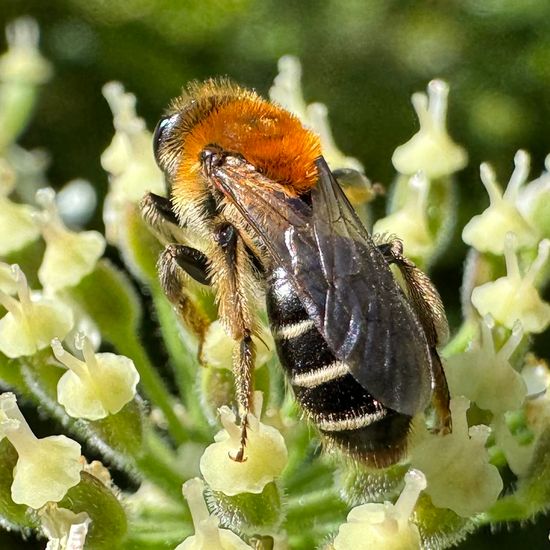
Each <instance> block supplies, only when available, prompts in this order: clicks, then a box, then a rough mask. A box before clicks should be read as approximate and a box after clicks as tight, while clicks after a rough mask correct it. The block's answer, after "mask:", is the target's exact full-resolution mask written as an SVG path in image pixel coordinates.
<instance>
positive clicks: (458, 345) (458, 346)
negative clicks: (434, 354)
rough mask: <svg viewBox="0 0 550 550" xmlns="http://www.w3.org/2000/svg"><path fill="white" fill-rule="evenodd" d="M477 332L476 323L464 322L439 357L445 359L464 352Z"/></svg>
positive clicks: (470, 320)
mask: <svg viewBox="0 0 550 550" xmlns="http://www.w3.org/2000/svg"><path fill="white" fill-rule="evenodd" d="M477 330H478V328H477V323H475V322H474V321H473V320H472V319H469V320H465V321H464V322H463V323H462V325H461V327H460V328H459V329H458V332H457V333H456V334H455V335H454V336H453V337H452V339H451V340H450V341H449V342H448V343H447V345H446V346H445V347H444V348H443V350H442V353H441V355H442V356H443V357H444V358H447V357H452V356H453V355H456V354H457V353H462V352H463V351H465V350H466V349H467V348H468V346H469V344H470V342H471V341H472V340H473V339H474V338H475V336H476V334H477Z"/></svg>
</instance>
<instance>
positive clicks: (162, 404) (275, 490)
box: [0, 20, 550, 550]
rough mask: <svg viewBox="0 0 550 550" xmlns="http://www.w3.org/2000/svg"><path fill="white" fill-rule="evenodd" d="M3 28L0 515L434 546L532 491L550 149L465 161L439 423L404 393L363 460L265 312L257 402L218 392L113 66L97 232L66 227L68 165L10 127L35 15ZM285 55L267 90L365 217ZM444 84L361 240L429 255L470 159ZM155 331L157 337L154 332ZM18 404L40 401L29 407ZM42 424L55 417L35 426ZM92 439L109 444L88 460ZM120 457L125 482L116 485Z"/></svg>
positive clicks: (224, 381) (540, 400)
mask: <svg viewBox="0 0 550 550" xmlns="http://www.w3.org/2000/svg"><path fill="white" fill-rule="evenodd" d="M8 46H9V50H8V52H7V53H6V54H5V55H4V56H2V57H0V236H1V238H0V306H1V309H0V390H1V392H2V393H0V525H2V526H8V527H10V528H13V529H18V530H20V531H21V533H22V534H26V533H28V532H29V530H33V531H34V532H35V533H36V534H37V535H38V536H41V537H45V538H46V539H47V540H48V543H47V544H48V546H47V548H48V549H52V550H53V549H73V550H81V549H84V548H87V549H88V548H90V549H95V548H99V549H102V548H139V549H144V550H147V549H153V548H154V549H161V550H163V549H166V550H174V549H177V550H184V549H186V550H191V549H197V550H198V549H204V550H206V549H208V550H209V549H213V548H216V549H217V548H223V549H242V550H244V549H251V548H256V549H265V548H273V549H281V550H282V549H284V548H289V547H290V548H297V549H301V548H313V547H318V548H324V549H325V550H329V549H333V550H344V549H348V548H354V549H378V548H387V549H395V550H398V549H403V550H405V549H414V548H446V547H450V546H453V545H455V544H456V543H457V542H458V541H460V540H462V539H463V538H464V537H465V536H466V535H467V534H468V533H470V532H472V531H474V530H475V529H477V528H479V527H480V526H483V525H486V524H492V525H494V524H498V523H499V522H504V521H506V522H510V521H514V520H517V521H524V520H526V519H530V518H531V517H533V516H535V515H536V514H538V513H540V512H541V511H543V510H545V509H547V508H548V506H549V504H550V503H549V502H548V500H547V495H548V494H549V490H550V482H549V480H550V471H549V470H550V467H549V463H548V460H547V458H546V457H547V456H548V452H549V451H550V438H549V436H548V434H549V426H550V400H549V398H548V392H547V390H548V387H549V385H550V370H549V369H548V366H547V364H546V361H545V360H544V359H543V358H541V357H538V356H537V355H536V353H535V352H534V351H530V346H531V337H532V335H538V334H541V333H544V332H545V331H547V330H548V326H549V325H550V304H548V303H547V302H546V301H545V300H544V294H543V293H542V289H543V287H544V285H545V284H546V283H547V282H548V279H549V278H550V268H549V265H548V256H549V254H550V224H549V223H548V220H549V219H550V217H549V215H548V198H549V197H550V175H549V172H550V156H549V157H548V159H547V163H546V172H544V173H543V174H542V175H541V176H540V177H539V178H537V179H535V180H533V181H531V182H529V181H528V180H529V157H528V155H527V153H525V152H524V151H519V152H518V153H517V154H516V156H515V159H514V162H515V169H514V171H513V173H512V176H511V177H510V181H509V182H508V185H507V186H506V189H505V190H504V191H503V190H502V189H501V186H500V185H499V183H498V182H497V179H496V176H495V174H494V173H493V171H492V169H491V168H490V167H489V165H487V164H483V165H482V166H481V171H480V173H481V182H482V184H483V185H484V186H485V188H486V190H487V192H488V194H489V206H488V207H487V208H486V210H485V211H483V212H482V213H481V214H479V215H476V216H474V217H473V218H472V219H471V220H470V221H469V222H468V223H467V224H466V225H465V227H464V228H462V238H463V240H464V242H465V243H466V244H467V245H469V246H470V247H471V248H470V251H469V253H468V261H467V267H466V269H465V273H464V282H463V285H462V301H463V304H464V308H463V320H462V325H461V326H459V327H453V328H454V336H453V338H452V339H451V341H450V342H449V343H448V344H447V345H446V347H445V348H444V349H442V350H441V355H442V357H443V358H444V369H445V374H446V378H447V381H448V385H449V389H450V396H451V405H450V408H451V415H452V431H450V433H440V432H436V431H434V430H433V429H432V426H433V425H434V422H433V418H432V417H431V411H430V410H428V411H426V412H425V413H421V414H419V415H417V417H415V418H414V419H413V421H412V422H413V428H412V430H411V434H410V438H409V442H408V454H407V456H406V457H405V458H403V460H402V461H401V462H400V463H399V464H396V465H394V466H391V467H388V468H385V469H372V468H367V467H366V466H364V465H362V464H360V463H357V462H355V461H352V460H351V459H350V458H349V457H347V456H345V455H341V454H339V453H338V451H336V450H331V449H323V450H321V451H320V449H321V444H320V439H319V437H318V434H317V433H316V431H315V428H314V427H313V426H311V425H308V423H307V421H306V420H305V419H301V418H300V413H299V412H298V411H297V407H296V405H295V402H294V399H293V397H292V394H291V392H289V391H285V381H284V379H283V375H282V369H281V368H280V366H279V365H278V364H277V358H276V354H275V349H274V348H275V345H274V342H273V338H272V336H271V334H270V331H269V329H268V327H266V326H264V325H262V324H261V323H258V327H257V328H256V330H255V334H254V336H253V339H254V342H255V344H256V348H257V352H256V355H255V362H256V367H255V372H254V377H255V388H256V390H258V391H256V392H255V394H254V403H253V407H252V410H251V412H250V413H249V414H248V416H246V417H245V418H238V417H237V415H236V414H235V412H234V410H233V409H232V408H231V407H232V405H234V403H235V400H236V399H235V395H236V392H237V391H238V390H237V389H236V388H235V383H234V379H233V373H232V372H231V367H232V357H233V355H234V354H235V349H236V348H235V342H234V341H233V340H232V339H231V337H230V336H229V335H228V334H227V333H226V332H225V330H224V328H223V326H222V324H221V323H220V322H219V321H217V319H216V317H217V315H216V314H217V312H216V300H215V295H214V292H213V291H212V290H211V289H208V288H206V287H205V286H204V285H199V284H198V283H193V282H190V283H189V286H188V287H187V286H186V287H185V289H183V288H182V293H184V294H182V296H184V297H185V303H186V304H189V307H191V308H192V310H193V312H194V315H193V316H192V319H191V320H190V322H189V323H187V324H184V323H180V320H179V317H178V316H177V314H176V312H175V311H174V310H173V308H172V306H171V304H170V303H169V302H168V301H167V299H166V297H165V296H164V295H163V292H162V290H161V287H160V285H159V283H158V281H157V277H156V268H155V264H156V261H157V257H158V254H159V251H160V249H161V246H160V244H159V242H158V239H157V238H158V237H160V238H163V236H162V235H160V236H159V235H153V234H152V233H151V232H150V231H149V230H148V228H147V227H146V226H145V224H144V222H143V221H142V219H141V217H140V213H139V206H138V204H139V201H140V200H141V198H142V196H143V195H144V194H145V193H146V192H147V191H152V192H154V193H157V194H159V195H162V194H163V193H164V182H163V178H162V174H161V172H160V171H159V169H158V168H157V166H156V164H155V161H154V159H153V155H152V150H151V145H150V142H151V133H150V132H149V131H148V130H147V128H146V124H145V122H144V120H143V119H141V118H139V117H138V115H137V113H136V98H135V97H134V96H133V95H132V94H130V93H127V92H126V91H125V90H124V88H123V87H122V85H120V84H118V83H110V84H107V85H106V86H105V87H104V89H103V93H104V96H105V98H106V99H107V101H108V103H109V105H110V107H111V109H112V111H113V119H114V129H115V132H114V137H113V140H112V142H111V144H110V145H109V146H108V148H107V149H106V150H105V151H104V152H103V155H101V164H102V166H103V168H104V169H105V171H106V172H107V174H108V176H109V191H108V194H107V197H106V199H105V202H104V205H103V215H104V222H105V228H106V237H104V236H103V235H101V234H100V233H98V232H97V231H93V230H78V231H77V230H75V225H76V226H79V227H80V226H81V225H83V221H82V220H84V219H85V218H86V216H89V214H90V213H91V212H92V211H93V209H94V207H95V194H94V193H93V192H90V187H89V185H88V184H84V183H83V182H79V181H76V182H71V183H70V184H68V185H67V186H66V187H65V188H64V190H63V191H61V192H60V193H58V194H56V192H55V191H54V190H53V189H52V188H49V187H47V186H46V185H45V184H43V183H42V182H43V181H44V174H43V168H44V166H43V164H41V163H40V161H39V159H37V157H36V156H35V155H33V154H31V153H30V152H28V151H24V150H22V149H21V148H20V147H19V146H18V145H17V143H16V140H17V137H18V136H19V135H20V134H21V132H22V131H23V130H24V128H25V126H26V124H27V123H28V122H29V120H30V117H31V114H32V106H33V102H34V99H35V97H37V91H38V87H39V86H40V85H41V83H43V82H45V81H46V80H47V78H48V77H49V74H50V67H49V64H48V63H47V61H45V60H44V58H43V57H42V56H41V55H40V53H39V51H38V28H37V26H36V24H35V23H34V22H32V21H28V20H22V21H18V22H16V23H14V24H13V25H12V26H10V27H9V29H8ZM300 77H301V68H300V65H299V62H298V61H297V60H296V59H295V58H292V57H284V58H282V59H281V60H280V63H279V75H278V76H277V77H276V79H275V82H274V85H273V87H272V88H271V90H270V95H271V98H272V100H273V101H276V102H278V103H280V104H281V105H283V106H284V107H286V108H287V109H289V110H290V111H292V112H293V113H294V114H295V115H296V116H298V117H299V118H300V119H301V120H302V122H303V123H304V124H305V125H308V126H309V127H311V128H312V129H313V130H314V131H315V132H317V133H318V134H319V136H320V138H321V143H322V147H323V151H324V155H325V156H326V158H327V161H328V163H329V164H330V166H331V168H332V169H333V170H334V172H335V174H336V176H337V177H338V178H339V181H340V182H341V183H342V185H343V187H344V189H345V192H346V193H347V195H348V197H349V198H350V201H351V202H352V203H353V204H354V205H355V206H356V208H357V209H358V211H359V214H360V216H362V217H363V219H364V220H368V219H369V215H370V212H369V210H368V207H366V205H367V203H368V202H369V201H371V200H372V199H373V198H374V196H375V195H376V189H375V188H374V187H373V186H371V185H370V183H369V182H368V180H367V178H366V177H365V175H364V169H363V167H362V165H361V164H360V163H359V162H358V161H357V160H356V159H353V158H350V157H347V156H346V155H344V154H343V153H342V152H341V151H340V150H339V149H338V147H337V146H336V144H335V142H334V139H333V137H332V134H331V132H330V128H329V125H328V118H327V109H326V107H325V106H324V105H320V104H312V105H307V104H306V102H305V100H304V98H303V96H302V91H301V85H300ZM448 93H449V90H448V87H447V85H446V84H445V83H444V82H442V81H440V80H433V81H432V82H430V83H429V84H428V89H427V93H426V94H425V93H417V94H414V96H413V98H412V103H413V107H414V110H415V111H416V114H417V116H418V119H419V123H420V128H419V130H418V132H417V133H416V134H415V135H414V136H413V137H412V138H411V139H410V140H409V141H408V142H407V143H405V144H403V145H401V146H399V147H397V149H396V150H395V153H394V155H393V157H392V159H391V160H392V162H393V165H394V167H395V169H396V170H397V176H396V179H395V182H394V184H393V185H392V188H391V190H390V193H389V200H388V211H387V215H386V216H385V217H383V218H382V219H379V220H378V221H377V222H376V223H375V224H374V227H373V232H375V233H379V234H381V235H382V236H385V237H378V241H379V240H380V239H383V238H386V237H387V236H388V235H397V236H398V237H399V238H400V239H401V241H402V243H403V248H404V254H405V255H406V256H407V257H409V258H411V259H412V260H413V261H415V262H416V263H417V264H418V265H419V266H421V267H424V268H428V267H429V266H430V265H432V264H433V263H434V262H435V261H436V260H437V257H438V255H439V254H440V253H441V252H442V251H443V250H444V249H445V248H446V246H447V245H448V244H449V242H450V239H451V236H452V235H453V234H456V233H457V228H456V227H455V226H456V223H457V216H456V200H455V194H456V189H455V187H456V182H455V180H454V174H455V173H456V172H457V171H459V170H461V169H462V168H463V167H464V166H465V164H466V162H467V155H466V152H465V149H464V148H463V147H462V146H459V145H457V144H456V143H455V142H454V141H453V139H452V138H451V137H450V135H449V133H448V131H447V127H446V112H447V100H448ZM6 98H7V99H6ZM29 98H31V99H32V101H29ZM8 99H9V101H8ZM15 154H16V155H17V158H18V162H15V161H14V155H15ZM21 159H23V161H21ZM21 170H23V171H25V173H26V174H27V176H26V178H25V180H26V181H29V177H28V174H31V173H34V174H35V177H33V178H30V180H32V182H33V183H32V184H31V185H30V186H29V185H27V186H26V187H24V186H22V185H21V184H20V182H21V180H22V178H21V177H20V176H21ZM56 187H57V186H56ZM75 194H77V195H79V196H80V199H82V200H84V202H86V204H85V205H83V206H82V207H81V208H80V207H79V212H81V213H87V214H86V215H82V216H80V215H79V216H78V222H75V221H74V220H75V219H76V218H75V217H71V215H70V213H71V212H70V211H71V208H70V207H67V201H69V203H70V200H69V199H71V196H72V197H73V198H74V195H75ZM67 197H68V198H67ZM71 200H72V199H71ZM186 230H187V229H186V228H175V227H174V232H176V231H181V232H182V234H183V233H184V232H185V231H186ZM174 234H175V233H174ZM186 238H188V239H190V240H192V239H193V235H186ZM107 242H108V243H109V244H111V245H113V246H114V247H116V249H117V250H118V252H119V253H120V257H121V258H122V262H123V263H124V265H125V267H126V268H127V271H128V272H129V273H131V275H132V276H133V277H135V278H136V279H137V281H138V283H139V285H141V286H142V287H144V288H146V289H147V290H146V291H147V293H148V294H149V296H150V300H149V302H150V307H152V308H153V309H154V315H153V316H152V317H153V318H154V322H156V323H158V329H155V332H156V335H155V336H154V338H149V339H148V344H147V346H146V345H145V344H144V341H143V339H142V338H141V336H142V334H143V327H144V325H143V306H142V300H141V299H140V297H139V295H138V294H137V292H136V290H135V288H136V285H135V284H134V283H133V282H132V281H131V279H130V276H129V275H128V274H126V273H125V272H123V271H121V270H119V269H118V268H116V267H115V266H114V265H113V264H112V263H110V262H109V261H108V260H107V259H106V258H104V257H103V255H104V252H105V248H106V243H107ZM163 244H166V243H163ZM457 293H458V290H457ZM258 317H259V318H260V319H265V312H263V311H259V312H258ZM148 322H149V323H150V322H151V321H150V320H148ZM149 326H150V325H149V324H148V325H147V327H149ZM157 336H158V337H159V338H157ZM160 340H162V344H163V347H164V349H163V351H162V352H158V350H157V349H154V348H155V343H158V342H159V341H160ZM151 341H153V344H151ZM237 349H238V348H237ZM168 371H169V372H170V373H171V374H170V376H169V377H163V376H161V375H160V374H159V373H160V372H168ZM167 378H169V380H170V382H169V383H167V382H166V379H167ZM20 407H21V408H20ZM33 409H37V410H39V411H40V415H39V417H40V418H43V417H45V416H47V417H49V418H51V419H53V420H54V421H55V422H54V423H51V424H46V425H44V424H43V423H37V425H36V426H35V422H36V418H37V416H38V415H36V414H33ZM26 419H28V421H27V420H26ZM243 423H244V424H245V425H246V427H247V438H246V445H245V446H244V448H243V445H242V427H243ZM52 425H54V426H56V430H57V429H62V430H63V431H64V434H63V435H49V434H47V433H46V434H44V433H43V432H44V431H47V430H48V429H49V427H50V426H52ZM31 426H32V429H31ZM33 430H34V432H36V433H37V434H39V435H35V433H34V432H33ZM237 453H239V454H237ZM92 454H93V456H100V457H101V458H102V460H101V461H98V460H94V461H93V462H91V463H88V461H87V459H86V456H88V455H90V456H92ZM241 455H242V456H241ZM236 459H238V460H236ZM103 462H105V464H106V465H108V467H107V466H106V465H105V464H104V463H103ZM111 472H115V473H116V474H117V475H114V476H113V477H111ZM120 474H122V475H120ZM121 479H122V480H124V479H130V480H132V482H131V483H125V482H124V481H122V483H121V487H117V486H116V484H115V481H116V480H121ZM113 480H115V481H113ZM136 486H139V488H138V489H137V490H136V489H135V488H136ZM182 488H183V496H184V498H182V495H181V492H182Z"/></svg>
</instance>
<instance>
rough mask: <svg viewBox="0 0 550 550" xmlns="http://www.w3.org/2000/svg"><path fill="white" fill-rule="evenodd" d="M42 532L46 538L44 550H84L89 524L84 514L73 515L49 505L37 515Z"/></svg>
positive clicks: (87, 516)
mask: <svg viewBox="0 0 550 550" xmlns="http://www.w3.org/2000/svg"><path fill="white" fill-rule="evenodd" d="M38 515H39V517H40V523H41V524H42V531H43V532H44V535H46V537H47V538H48V544H47V546H46V550H84V544H85V543H86V535H87V534H88V527H89V525H90V523H91V519H90V516H89V515H88V514H87V513H86V512H80V513H79V514H75V513H74V512H71V510H67V509H66V508H59V507H58V506H57V504H54V503H49V504H47V505H46V506H44V508H42V510H40V512H39V513H38Z"/></svg>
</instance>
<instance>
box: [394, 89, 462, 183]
mask: <svg viewBox="0 0 550 550" xmlns="http://www.w3.org/2000/svg"><path fill="white" fill-rule="evenodd" d="M448 94H449V87H448V86H447V84H446V83H445V82H443V81H442V80H432V81H431V82H430V83H429V84H428V95H426V94H424V93H416V94H414V95H413V96H412V104H413V107H414V110H415V111H416V114H417V116H418V121H419V122H420V130H419V131H418V132H417V133H416V134H415V135H414V136H413V137H412V138H411V139H410V140H409V141H408V142H407V143H405V144H403V145H400V146H399V147H397V149H396V150H395V152H394V154H393V157H392V162H393V165H394V166H395V169H396V170H397V171H398V172H400V173H401V174H405V175H410V176H412V175H413V174H416V173H417V172H419V171H422V172H423V173H424V174H425V175H426V177H427V178H428V179H436V178H440V177H442V176H447V175H449V174H452V173H453V172H457V171H458V170H461V169H462V168H464V166H466V163H467V162H468V157H467V155H466V152H465V151H464V149H463V148H462V147H460V146H459V145H456V144H455V143H454V142H453V141H452V140H451V138H450V137H449V135H448V134H447V129H446V127H445V117H446V114H447V96H448Z"/></svg>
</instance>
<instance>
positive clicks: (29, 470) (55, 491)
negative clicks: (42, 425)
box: [0, 393, 83, 509]
mask: <svg viewBox="0 0 550 550" xmlns="http://www.w3.org/2000/svg"><path fill="white" fill-rule="evenodd" d="M0 437H7V438H8V439H9V441H10V443H11V444H12V445H13V446H14V447H15V450H16V451H17V454H18V455H19V458H18V460H17V464H16V466H15V468H14V470H13V484H12V486H11V497H12V500H13V501H14V502H15V503H17V504H26V505H27V506H30V507H31V508H35V509H38V508H41V507H42V506H44V504H46V502H49V501H52V502H59V501H60V500H61V499H62V498H63V497H64V496H65V494H66V492H67V491H68V490H69V489H70V488H71V487H73V486H75V485H76V484H77V483H78V482H79V481H80V472H81V470H82V466H83V464H82V462H81V460H80V445H79V444H78V443H77V442H76V441H73V440H72V439H69V438H68V437H65V436H64V435H55V436H50V437H44V438H42V439H38V438H37V437H36V436H35V435H34V434H33V433H32V431H31V429H30V428H29V425H28V424H27V422H26V421H25V419H24V418H23V415H22V414H21V411H20V410H19V408H18V406H17V401H16V398H15V395H14V394H13V393H3V394H2V395H0Z"/></svg>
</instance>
